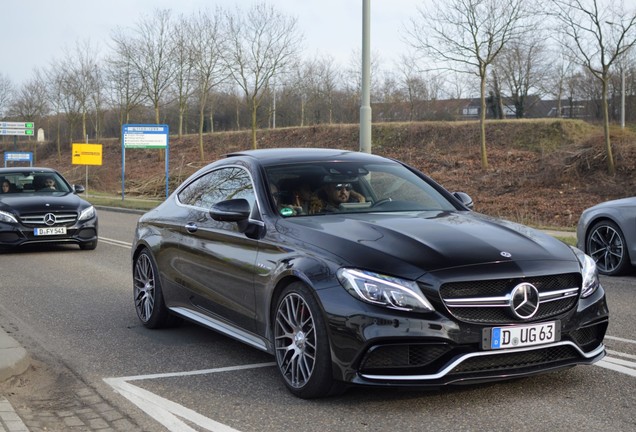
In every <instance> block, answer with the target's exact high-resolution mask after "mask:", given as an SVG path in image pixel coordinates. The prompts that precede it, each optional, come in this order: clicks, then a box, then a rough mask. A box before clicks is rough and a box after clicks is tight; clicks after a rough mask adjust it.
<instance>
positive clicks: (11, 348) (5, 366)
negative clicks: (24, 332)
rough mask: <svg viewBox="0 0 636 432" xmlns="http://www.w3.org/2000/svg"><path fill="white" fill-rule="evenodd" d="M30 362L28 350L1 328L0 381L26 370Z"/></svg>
mask: <svg viewBox="0 0 636 432" xmlns="http://www.w3.org/2000/svg"><path fill="white" fill-rule="evenodd" d="M30 364H31V358H30V357H29V354H28V353H27V352H26V350H25V349H24V348H22V346H21V345H20V344H19V343H18V342H17V341H16V340H15V339H13V338H12V337H11V336H9V335H8V334H7V333H6V332H5V331H4V330H2V329H1V328H0V382H4V381H6V380H8V379H9V378H11V377H14V376H16V375H20V374H22V373H24V372H26V370H27V369H28V368H29V366H30Z"/></svg>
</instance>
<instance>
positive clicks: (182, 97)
mask: <svg viewBox="0 0 636 432" xmlns="http://www.w3.org/2000/svg"><path fill="white" fill-rule="evenodd" d="M190 29H191V23H190V20H189V19H188V18H186V17H185V16H183V15H181V16H179V18H178V19H177V22H176V23H175V24H174V25H173V27H172V32H171V38H172V42H171V45H172V49H173V51H172V55H173V60H174V84H173V88H174V93H175V97H174V99H175V100H176V101H177V108H178V111H179V125H178V126H177V128H178V129H177V130H178V135H179V138H181V136H183V116H184V113H185V112H186V110H187V108H188V101H189V99H190V97H191V96H192V92H193V78H194V77H193V74H194V72H193V69H194V56H195V55H196V51H197V50H198V49H199V48H200V47H199V46H198V45H194V44H193V43H192V37H193V34H192V32H191V31H190Z"/></svg>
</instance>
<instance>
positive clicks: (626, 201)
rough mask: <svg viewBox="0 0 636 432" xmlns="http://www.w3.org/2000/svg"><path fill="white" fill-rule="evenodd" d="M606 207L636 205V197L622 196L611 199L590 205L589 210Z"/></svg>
mask: <svg viewBox="0 0 636 432" xmlns="http://www.w3.org/2000/svg"><path fill="white" fill-rule="evenodd" d="M606 207H609V208H614V207H636V197H629V198H620V199H616V200H611V201H604V202H602V203H599V204H596V205H595V206H592V207H590V208H589V209H588V210H595V209H604V208H606Z"/></svg>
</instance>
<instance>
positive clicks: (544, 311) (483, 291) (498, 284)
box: [440, 274, 580, 324]
mask: <svg viewBox="0 0 636 432" xmlns="http://www.w3.org/2000/svg"><path fill="white" fill-rule="evenodd" d="M522 282H527V283H531V284H533V285H534V286H535V287H536V288H537V290H538V292H539V309H538V311H537V313H536V315H534V316H533V319H547V318H550V317H554V316H556V315H559V314H561V313H563V312H565V311H567V310H569V309H571V308H572V307H574V305H575V304H576V301H577V299H578V296H579V293H580V287H579V286H578V285H579V284H580V276H578V275H576V274H562V275H551V276H543V277H529V278H522V279H505V280H478V281H473V282H458V283H446V284H443V285H442V286H441V287H440V297H441V300H442V302H443V304H444V306H445V307H446V309H447V310H448V312H450V313H451V314H452V315H453V316H454V317H455V318H457V319H459V320H461V321H464V322H469V323H475V324H505V323H515V322H522V321H523V320H521V319H519V318H518V317H515V316H513V315H512V313H510V311H509V308H510V298H511V294H512V290H513V289H514V287H515V286H516V285H518V284H519V283H522Z"/></svg>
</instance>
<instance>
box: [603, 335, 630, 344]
mask: <svg viewBox="0 0 636 432" xmlns="http://www.w3.org/2000/svg"><path fill="white" fill-rule="evenodd" d="M605 339H610V340H615V341H619V342H626V343H632V344H636V340H632V339H624V338H619V337H616V336H607V335H605Z"/></svg>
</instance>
